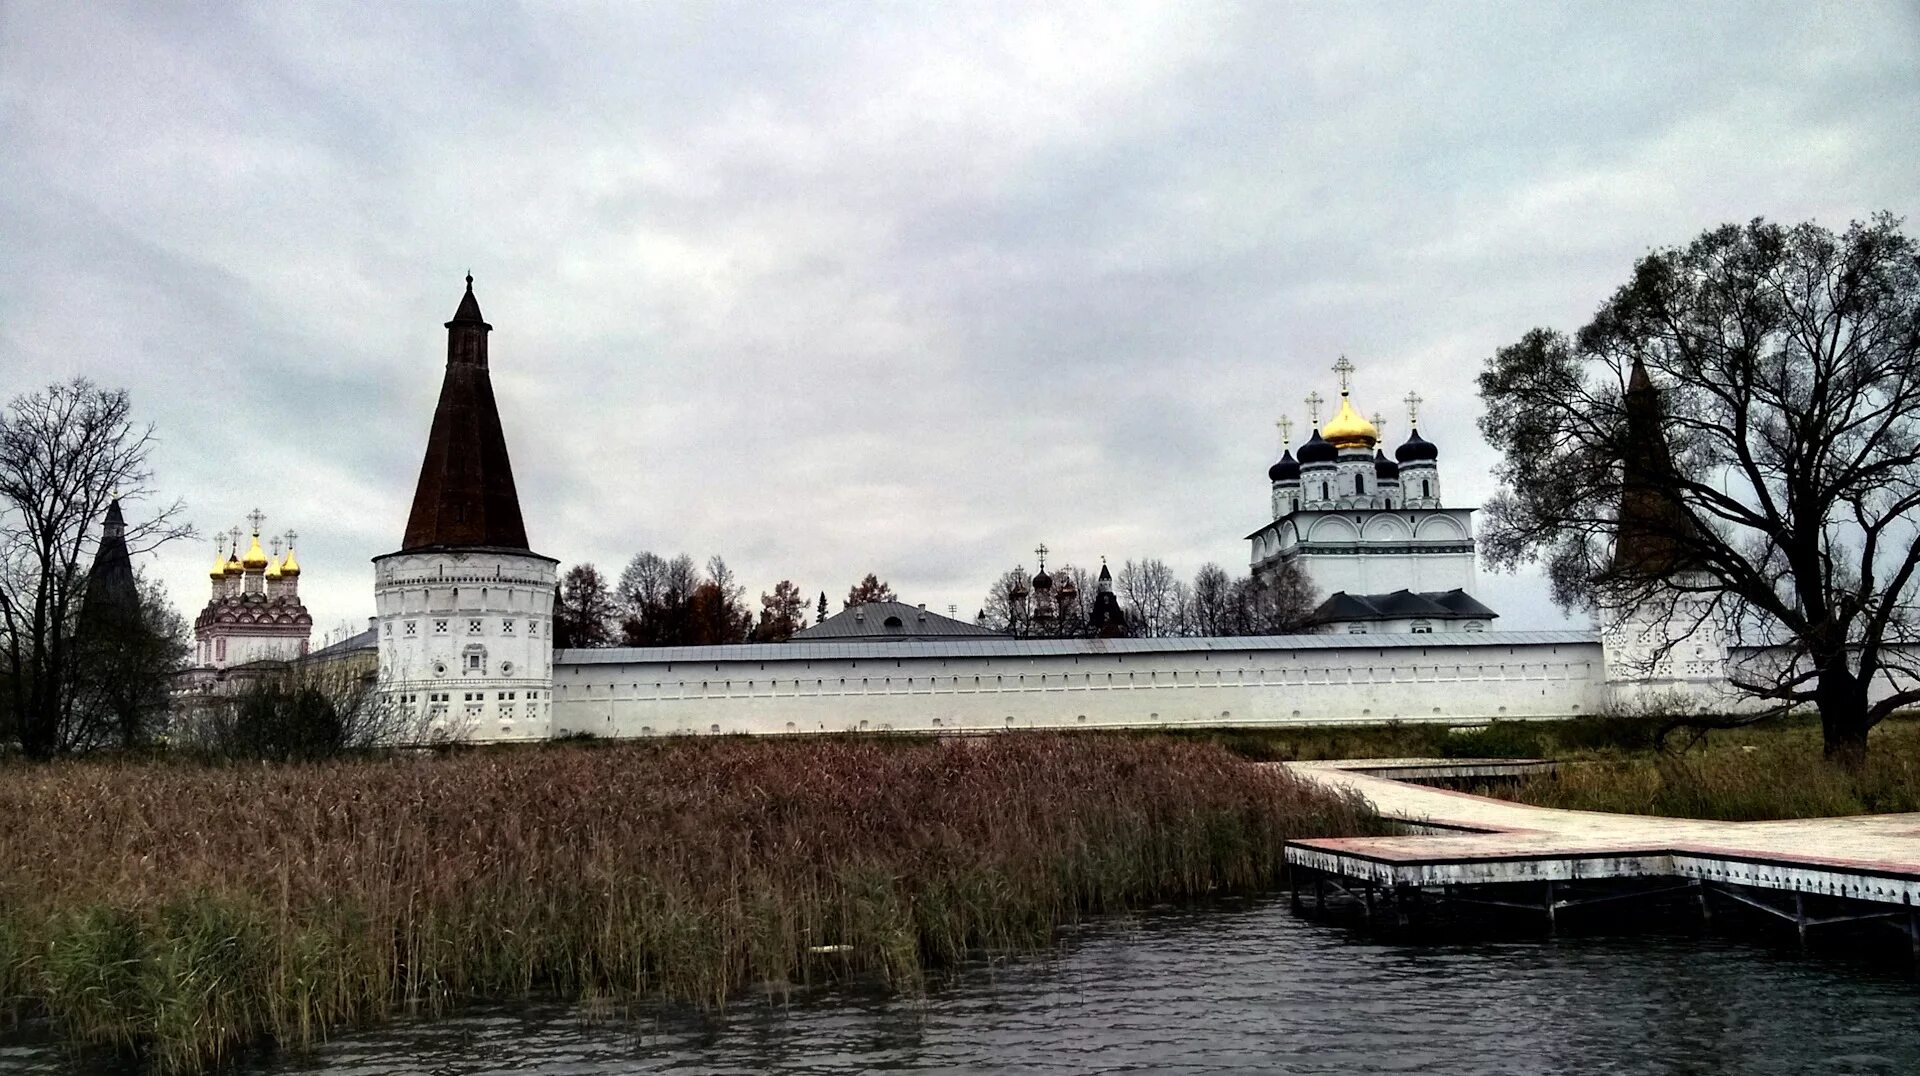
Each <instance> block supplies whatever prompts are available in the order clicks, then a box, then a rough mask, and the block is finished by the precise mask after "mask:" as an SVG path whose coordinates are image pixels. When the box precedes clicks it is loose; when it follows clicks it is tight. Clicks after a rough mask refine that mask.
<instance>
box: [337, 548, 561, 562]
mask: <svg viewBox="0 0 1920 1076" xmlns="http://www.w3.org/2000/svg"><path fill="white" fill-rule="evenodd" d="M412 553H510V554H512V555H513V556H516V557H532V558H533V559H534V560H544V561H546V562H547V563H548V564H552V565H556V566H557V565H559V563H560V559H559V558H558V557H549V556H547V555H546V554H544V553H535V552H534V551H533V550H531V549H515V548H514V547H512V546H504V545H423V546H415V547H414V548H412V549H396V550H394V551H393V552H391V553H382V554H380V555H379V556H377V557H374V558H373V563H375V564H378V563H380V562H381V561H383V560H386V559H387V558H388V557H399V556H405V555H408V554H412Z"/></svg>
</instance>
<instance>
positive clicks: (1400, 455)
mask: <svg viewBox="0 0 1920 1076" xmlns="http://www.w3.org/2000/svg"><path fill="white" fill-rule="evenodd" d="M1393 458H1394V459H1397V460H1399V461H1400V462H1401V463H1411V462H1413V461H1414V460H1436V459H1439V458H1440V450H1439V449H1438V448H1436V447H1435V446H1434V443H1433V442H1432V441H1428V440H1424V439H1422V438H1421V436H1420V428H1419V427H1418V426H1416V427H1414V429H1413V433H1411V434H1409V435H1408V437H1407V443H1406V444H1404V445H1401V446H1400V447H1399V448H1396V449H1394V450H1393Z"/></svg>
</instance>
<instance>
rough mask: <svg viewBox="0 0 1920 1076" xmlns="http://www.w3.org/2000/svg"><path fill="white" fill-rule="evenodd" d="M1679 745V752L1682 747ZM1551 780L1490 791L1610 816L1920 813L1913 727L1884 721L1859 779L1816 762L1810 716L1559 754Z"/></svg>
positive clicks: (1918, 725) (1919, 761)
mask: <svg viewBox="0 0 1920 1076" xmlns="http://www.w3.org/2000/svg"><path fill="white" fill-rule="evenodd" d="M1683 745H1685V746H1683ZM1564 758H1565V759H1566V762H1565V764H1563V765H1562V766H1561V767H1560V772H1559V773H1558V774H1557V775H1555V776H1553V777H1541V778H1535V779H1533V780H1529V781H1526V782H1523V783H1521V784H1519V785H1516V786H1510V787H1508V788H1506V789H1496V790H1494V791H1495V794H1496V795H1501V796H1506V797H1508V798H1511V799H1516V800H1520V801H1521V802H1524V803H1533V804H1538V805H1540V806H1543V807H1570V808H1574V809H1577V810H1584V811H1612V812H1615V813H1619V814H1654V815H1667V816H1671V817H1675V818H1717V819H1724V820H1728V821H1758V820H1761V819H1775V818H1825V817H1830V816H1835V815H1852V814H1875V813H1883V812H1892V811H1920V722H1916V721H1913V720H1910V719H1900V720H1892V721H1887V722H1885V723H1883V724H1882V725H1881V726H1880V727H1879V728H1877V729H1875V730H1874V732H1873V733H1872V735H1871V736H1870V737H1869V747H1868V750H1867V765H1866V767H1865V768H1864V769H1863V770H1861V771H1860V772H1858V773H1854V772H1850V771H1848V770H1846V769H1843V768H1841V767H1839V766H1835V765H1833V764H1831V763H1829V762H1827V761H1826V760H1825V759H1823V758H1822V757H1821V752H1820V729H1819V726H1818V724H1816V723H1815V722H1814V721H1812V720H1810V719H1794V720H1789V721H1778V722H1771V723H1768V724H1766V725H1761V726H1756V727H1753V728H1747V729H1727V730H1722V731H1716V732H1712V733H1709V734H1708V735H1707V736H1706V737H1705V738H1704V739H1703V740H1701V741H1699V742H1698V743H1691V742H1690V737H1689V736H1688V735H1687V734H1684V733H1683V734H1679V735H1677V736H1675V737H1674V738H1672V740H1670V742H1669V745H1668V749H1667V750H1665V751H1656V750H1654V749H1653V748H1652V747H1651V746H1646V747H1639V748H1632V749H1619V748H1614V749H1597V750H1595V749H1590V750H1585V751H1572V752H1568V753H1566V754H1565V756H1564Z"/></svg>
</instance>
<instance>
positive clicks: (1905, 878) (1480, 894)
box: [1281, 759, 1920, 958]
mask: <svg viewBox="0 0 1920 1076" xmlns="http://www.w3.org/2000/svg"><path fill="white" fill-rule="evenodd" d="M1281 765H1285V766H1286V767H1287V768H1288V769H1289V770H1291V771H1292V772H1293V773H1294V774H1296V775H1298V776H1300V777H1302V778H1304V779H1306V780H1308V781H1311V782H1314V783H1316V784H1320V785H1323V786H1325V787H1328V788H1333V789H1339V790H1345V791H1352V792H1357V793H1359V794H1360V795H1362V796H1364V797H1366V798H1367V799H1368V800H1369V801H1371V802H1372V803H1373V805H1374V807H1375V808H1376V809H1377V810H1378V811H1379V812H1380V813H1381V814H1382V815H1383V816H1385V817H1387V818H1390V819H1393V820H1395V821H1398V822H1402V823H1405V824H1407V825H1408V826H1410V827H1413V828H1414V829H1416V830H1418V831H1420V832H1419V833H1417V834H1416V835H1407V836H1393V837H1361V838H1337V839H1318V840H1300V841H1289V842H1288V843H1287V845H1286V848H1285V853H1284V854H1285V856H1286V860H1287V862H1288V864H1289V865H1290V866H1292V867H1293V868H1294V869H1295V871H1296V872H1297V873H1298V874H1300V875H1303V876H1304V877H1305V878H1306V879H1307V880H1308V881H1310V882H1311V884H1312V885H1313V886H1314V887H1316V888H1315V894H1316V897H1317V898H1318V899H1319V900H1320V901H1322V902H1324V901H1325V900H1326V899H1327V898H1328V896H1329V895H1331V896H1332V897H1334V898H1335V899H1337V900H1343V901H1346V902H1349V903H1352V904H1356V905H1364V908H1365V910H1367V911H1368V912H1369V914H1371V913H1372V912H1373V911H1374V910H1375V909H1376V908H1379V907H1390V908H1392V909H1393V911H1394V914H1395V915H1396V917H1398V918H1399V919H1400V920H1401V921H1403V922H1404V920H1405V916H1406V914H1407V911H1408V909H1409V907H1410V906H1412V905H1416V904H1418V903H1420V902H1421V901H1423V900H1436V899H1437V900H1447V899H1461V900H1467V901H1469V902H1473V903H1479V904H1495V905H1500V906H1510V907H1514V908H1527V909H1531V910H1534V911H1537V912H1540V913H1541V914H1543V915H1544V916H1545V919H1546V922H1547V923H1548V925H1549V926H1551V925H1552V924H1553V923H1554V922H1555V919H1556V916H1557V915H1558V914H1559V913H1560V912H1562V911H1564V910H1566V909H1569V908H1574V907H1579V906H1582V905H1586V904H1595V903H1602V902H1607V901H1613V900H1619V899H1623V898H1624V897H1626V896H1632V895H1645V894H1672V893H1674V892H1676V891H1680V890H1688V891H1691V892H1692V893H1694V894H1695V895H1696V897H1697V902H1698V907H1699V909H1700V911H1701V912H1702V913H1703V914H1709V915H1710V914H1711V902H1710V901H1709V900H1708V898H1709V897H1710V896H1713V897H1717V898H1721V899H1724V900H1730V901H1734V902H1737V903H1740V904H1742V905H1745V906H1748V907H1751V908H1755V909H1758V910H1760V911H1763V912H1767V913H1770V914H1771V915H1773V916H1777V917H1779V918H1781V919H1784V920H1787V921H1789V922H1791V923H1793V924H1794V926H1795V927H1796V928H1797V929H1798V930H1799V932H1800V935H1801V937H1802V938H1805V937H1806V935H1807V932H1808V931H1809V930H1810V929H1813V928H1816V927H1821V926H1830V925H1835V924H1841V923H1861V922H1866V921H1874V920H1878V921H1885V922H1886V923H1887V924H1888V925H1890V926H1896V927H1898V928H1899V929H1900V930H1901V932H1902V933H1904V934H1906V935H1907V937H1908V940H1909V942H1910V943H1911V944H1912V946H1913V951H1914V954H1915V956H1916V957H1917V958H1920V919H1917V918H1916V912H1917V911H1920V814H1902V815H1868V816H1859V817H1852V818H1818V819H1799V820H1792V821H1781V822H1715V821H1706V820H1698V819H1684V818H1659V817H1653V816H1644V815H1616V814H1601V813H1596V812H1591V811H1567V810H1557V809H1554V808H1548V807H1532V806H1528V805H1526V804H1520V803H1512V802H1509V801H1506V800H1497V799H1491V798H1489V797H1485V796H1475V795H1469V794H1467V793H1463V792H1455V791H1450V790H1447V789H1443V788H1430V787H1424V786H1421V785H1417V784H1411V783H1408V782H1407V781H1404V780H1395V779H1393V778H1392V777H1391V776H1388V775H1391V774H1394V773H1419V774H1422V775H1423V778H1424V779H1435V778H1436V776H1443V775H1440V774H1439V773H1438V771H1441V770H1444V769H1445V768H1446V767H1448V766H1452V765H1461V766H1462V767H1463V769H1464V770H1465V771H1467V772H1464V773H1463V774H1462V776H1472V775H1473V774H1472V772H1471V771H1472V770H1473V769H1474V768H1475V767H1480V766H1485V765H1486V760H1457V761H1456V760H1446V759H1422V760H1409V759H1396V760H1390V764H1389V765H1386V766H1382V765H1381V763H1379V762H1378V761H1364V760H1362V761H1350V762H1301V763H1282V764H1281ZM1329 890H1331V894H1329ZM1297 892H1298V889H1296V893H1297Z"/></svg>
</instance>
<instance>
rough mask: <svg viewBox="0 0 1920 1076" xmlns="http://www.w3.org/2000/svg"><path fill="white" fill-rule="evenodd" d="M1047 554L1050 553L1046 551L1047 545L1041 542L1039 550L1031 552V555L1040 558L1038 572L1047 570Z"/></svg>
mask: <svg viewBox="0 0 1920 1076" xmlns="http://www.w3.org/2000/svg"><path fill="white" fill-rule="evenodd" d="M1048 552H1050V550H1048V549H1047V543H1045V542H1041V543H1040V546H1039V548H1037V549H1035V550H1034V551H1033V555H1034V556H1036V557H1039V558H1040V570H1041V571H1043V572H1044V571H1046V570H1047V553H1048Z"/></svg>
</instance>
